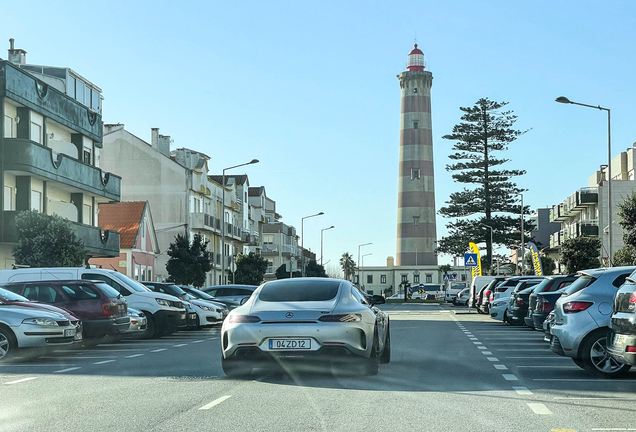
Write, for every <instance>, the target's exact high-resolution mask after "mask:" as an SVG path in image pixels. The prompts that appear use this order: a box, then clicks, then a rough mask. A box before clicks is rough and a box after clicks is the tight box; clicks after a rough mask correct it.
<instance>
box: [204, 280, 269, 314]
mask: <svg viewBox="0 0 636 432" xmlns="http://www.w3.org/2000/svg"><path fill="white" fill-rule="evenodd" d="M256 288H258V287H257V286H255V285H215V286H210V287H207V288H204V289H202V290H201V291H203V292H206V293H208V294H210V295H211V296H212V297H214V299H215V300H216V301H220V302H221V303H225V304H226V305H227V307H228V308H229V309H230V310H232V309H234V308H236V307H238V306H239V305H240V304H241V299H243V298H245V297H250V296H251V295H252V293H253V292H254V290H255V289H256Z"/></svg>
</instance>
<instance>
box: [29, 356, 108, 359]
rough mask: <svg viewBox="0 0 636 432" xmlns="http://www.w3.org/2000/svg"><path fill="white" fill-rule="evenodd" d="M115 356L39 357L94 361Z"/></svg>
mask: <svg viewBox="0 0 636 432" xmlns="http://www.w3.org/2000/svg"><path fill="white" fill-rule="evenodd" d="M113 357H116V356H75V357H39V358H41V359H63V360H69V359H70V360H84V359H88V360H95V359H104V358H113Z"/></svg>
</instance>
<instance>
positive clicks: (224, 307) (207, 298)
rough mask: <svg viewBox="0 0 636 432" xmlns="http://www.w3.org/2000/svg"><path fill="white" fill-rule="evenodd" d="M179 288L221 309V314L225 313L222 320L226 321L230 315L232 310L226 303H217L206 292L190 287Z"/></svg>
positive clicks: (180, 286) (181, 286)
mask: <svg viewBox="0 0 636 432" xmlns="http://www.w3.org/2000/svg"><path fill="white" fill-rule="evenodd" d="M179 288H181V289H182V290H184V291H185V292H187V293H188V294H190V295H191V296H193V297H196V298H198V299H199V300H205V301H206V302H207V303H210V304H213V305H214V306H217V307H218V308H219V309H221V312H222V313H223V318H222V320H224V319H225V317H226V316H227V314H228V313H230V309H229V308H228V307H227V305H225V304H224V303H221V302H220V301H217V300H216V299H215V298H214V297H212V296H211V295H210V294H208V293H206V292H203V291H201V290H198V289H196V288H193V287H191V286H188V285H179Z"/></svg>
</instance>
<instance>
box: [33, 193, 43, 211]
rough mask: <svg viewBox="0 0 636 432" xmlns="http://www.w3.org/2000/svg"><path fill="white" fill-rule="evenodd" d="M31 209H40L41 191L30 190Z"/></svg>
mask: <svg viewBox="0 0 636 432" xmlns="http://www.w3.org/2000/svg"><path fill="white" fill-rule="evenodd" d="M31 210H36V211H39V212H41V211H42V192H40V191H34V190H32V191H31Z"/></svg>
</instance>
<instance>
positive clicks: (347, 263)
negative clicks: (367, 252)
mask: <svg viewBox="0 0 636 432" xmlns="http://www.w3.org/2000/svg"><path fill="white" fill-rule="evenodd" d="M340 267H341V268H342V273H344V278H345V280H348V281H351V279H352V278H353V275H354V274H355V273H356V263H355V262H354V261H353V257H352V256H351V254H350V253H349V252H345V253H343V254H342V257H341V258H340Z"/></svg>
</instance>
